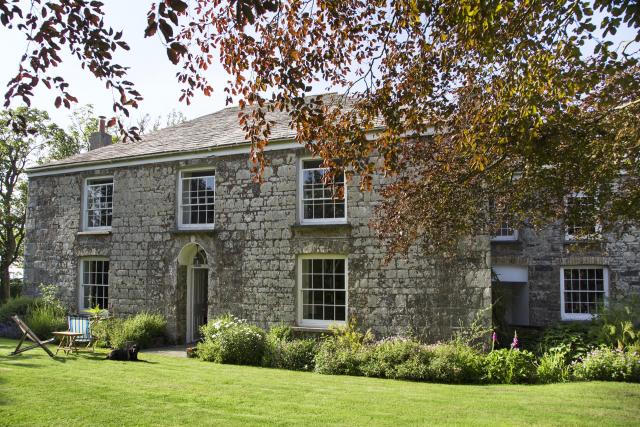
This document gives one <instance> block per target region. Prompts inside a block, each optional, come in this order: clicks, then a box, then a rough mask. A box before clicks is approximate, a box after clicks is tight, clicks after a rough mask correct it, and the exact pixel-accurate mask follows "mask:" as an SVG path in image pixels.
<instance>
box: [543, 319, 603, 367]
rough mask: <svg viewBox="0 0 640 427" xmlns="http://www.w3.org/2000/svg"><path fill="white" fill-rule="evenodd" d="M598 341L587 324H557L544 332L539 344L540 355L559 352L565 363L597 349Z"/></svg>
mask: <svg viewBox="0 0 640 427" xmlns="http://www.w3.org/2000/svg"><path fill="white" fill-rule="evenodd" d="M597 345H598V340H597V337H596V336H595V335H594V333H593V330H592V329H591V325H590V324H589V323H582V322H573V323H559V324H556V325H554V326H552V327H550V328H547V329H546V330H545V331H544V334H543V336H542V339H541V342H540V354H544V353H548V352H560V353H563V354H564V355H565V363H567V364H568V363H570V362H571V361H572V360H575V359H576V358H579V357H582V356H584V355H585V354H587V353H588V352H589V351H590V350H592V349H593V348H595V347H597Z"/></svg>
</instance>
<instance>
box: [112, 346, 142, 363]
mask: <svg viewBox="0 0 640 427" xmlns="http://www.w3.org/2000/svg"><path fill="white" fill-rule="evenodd" d="M107 359H109V360H124V361H129V362H137V361H138V344H134V345H132V346H131V347H127V348H125V349H120V348H118V349H115V350H111V352H110V353H109V354H108V355H107Z"/></svg>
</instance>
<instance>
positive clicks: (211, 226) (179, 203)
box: [176, 166, 218, 230]
mask: <svg viewBox="0 0 640 427" xmlns="http://www.w3.org/2000/svg"><path fill="white" fill-rule="evenodd" d="M205 171H211V172H212V174H213V175H212V176H213V206H214V208H213V223H211V224H183V217H182V180H183V174H185V173H190V172H205ZM217 193H218V181H217V180H216V170H215V168H213V167H212V166H202V167H197V168H189V169H181V170H180V171H178V193H177V197H176V202H177V210H178V212H177V218H178V221H177V228H178V230H213V229H214V228H215V223H216V214H215V212H216V209H215V205H216V195H217Z"/></svg>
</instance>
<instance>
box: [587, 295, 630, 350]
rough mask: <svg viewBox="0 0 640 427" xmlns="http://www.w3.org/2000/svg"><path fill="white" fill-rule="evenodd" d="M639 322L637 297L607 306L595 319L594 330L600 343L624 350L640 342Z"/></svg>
mask: <svg viewBox="0 0 640 427" xmlns="http://www.w3.org/2000/svg"><path fill="white" fill-rule="evenodd" d="M634 322H635V323H634ZM638 322H640V302H639V301H638V300H637V299H635V300H632V301H630V302H627V303H624V304H611V305H610V306H609V307H605V308H604V309H603V310H602V312H601V313H600V314H599V315H598V317H597V318H596V319H594V321H593V325H592V331H593V333H594V334H595V335H596V336H597V338H598V341H599V343H601V344H605V345H607V346H609V347H616V348H618V349H621V350H622V349H624V348H626V347H628V346H631V345H634V344H637V343H640V329H639V328H640V324H639V323H638Z"/></svg>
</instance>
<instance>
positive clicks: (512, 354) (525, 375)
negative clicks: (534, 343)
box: [484, 348, 536, 384]
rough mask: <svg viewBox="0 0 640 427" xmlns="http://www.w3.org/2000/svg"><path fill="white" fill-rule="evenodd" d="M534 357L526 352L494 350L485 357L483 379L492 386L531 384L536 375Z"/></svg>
mask: <svg viewBox="0 0 640 427" xmlns="http://www.w3.org/2000/svg"><path fill="white" fill-rule="evenodd" d="M535 361H536V357H535V355H534V354H533V353H531V352H530V351H527V350H516V349H513V350H512V349H506V348H503V349H500V350H494V351H492V352H491V353H489V354H488V355H487V356H486V357H485V368H484V369H485V379H486V380H487V382H490V383H494V384H521V383H531V382H533V381H534V379H535V375H536V365H535Z"/></svg>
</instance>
